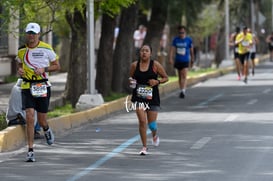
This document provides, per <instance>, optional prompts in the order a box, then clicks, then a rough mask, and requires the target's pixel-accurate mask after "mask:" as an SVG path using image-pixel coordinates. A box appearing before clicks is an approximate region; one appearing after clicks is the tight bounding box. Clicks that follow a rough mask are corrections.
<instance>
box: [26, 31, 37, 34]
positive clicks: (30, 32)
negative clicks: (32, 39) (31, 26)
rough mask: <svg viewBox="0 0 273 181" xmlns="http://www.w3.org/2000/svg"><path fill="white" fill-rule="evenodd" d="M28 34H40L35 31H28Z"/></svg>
mask: <svg viewBox="0 0 273 181" xmlns="http://www.w3.org/2000/svg"><path fill="white" fill-rule="evenodd" d="M27 34H28V35H37V34H38V33H35V32H34V31H28V32H27Z"/></svg>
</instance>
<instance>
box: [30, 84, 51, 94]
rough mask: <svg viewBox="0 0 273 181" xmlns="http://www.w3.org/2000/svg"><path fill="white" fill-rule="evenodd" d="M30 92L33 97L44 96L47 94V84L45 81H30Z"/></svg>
mask: <svg viewBox="0 0 273 181" xmlns="http://www.w3.org/2000/svg"><path fill="white" fill-rule="evenodd" d="M30 92H31V95H32V96H33V97H46V96H47V86H46V83H45V82H41V83H32V84H31V87H30Z"/></svg>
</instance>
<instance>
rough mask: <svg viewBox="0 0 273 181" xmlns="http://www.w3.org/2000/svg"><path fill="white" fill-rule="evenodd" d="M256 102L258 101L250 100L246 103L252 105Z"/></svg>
mask: <svg viewBox="0 0 273 181" xmlns="http://www.w3.org/2000/svg"><path fill="white" fill-rule="evenodd" d="M256 102H258V99H251V100H250V101H248V102H247V104H248V105H252V104H255V103H256Z"/></svg>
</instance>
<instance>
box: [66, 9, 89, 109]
mask: <svg viewBox="0 0 273 181" xmlns="http://www.w3.org/2000/svg"><path fill="white" fill-rule="evenodd" d="M84 12H85V11H84ZM82 15H85V13H82V12H79V11H77V10H75V11H74V13H73V14H68V13H67V14H66V20H67V22H68V24H69V25H70V28H71V36H72V37H71V48H70V49H71V51H70V60H69V70H68V75H67V83H66V91H67V92H66V98H67V99H68V100H70V102H71V104H72V107H73V108H74V107H75V106H76V103H77V101H78V99H79V97H80V95H81V94H83V93H84V91H85V90H86V87H87V85H86V84H87V83H86V79H87V45H86V44H87V42H86V39H87V38H86V18H85V17H84V16H82Z"/></svg>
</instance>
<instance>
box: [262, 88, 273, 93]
mask: <svg viewBox="0 0 273 181" xmlns="http://www.w3.org/2000/svg"><path fill="white" fill-rule="evenodd" d="M270 91H271V89H270V88H268V89H265V90H264V91H263V94H268V93H269V92H270Z"/></svg>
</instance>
